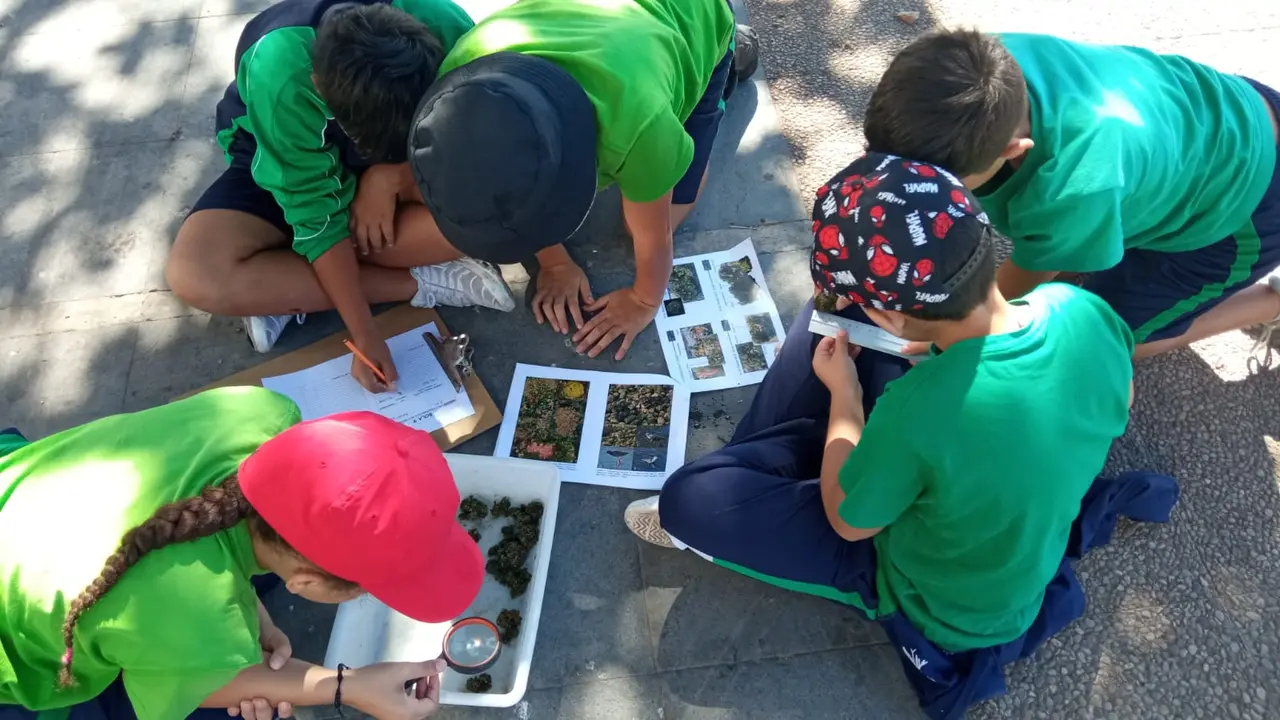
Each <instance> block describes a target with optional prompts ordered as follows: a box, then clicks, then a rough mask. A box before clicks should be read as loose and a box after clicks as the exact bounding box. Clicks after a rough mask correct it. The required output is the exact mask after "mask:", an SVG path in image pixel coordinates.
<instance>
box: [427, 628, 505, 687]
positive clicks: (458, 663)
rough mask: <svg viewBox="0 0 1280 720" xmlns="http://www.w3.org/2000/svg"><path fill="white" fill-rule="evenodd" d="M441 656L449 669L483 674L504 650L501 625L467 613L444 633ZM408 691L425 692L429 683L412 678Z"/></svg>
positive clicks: (463, 673) (460, 672)
mask: <svg viewBox="0 0 1280 720" xmlns="http://www.w3.org/2000/svg"><path fill="white" fill-rule="evenodd" d="M443 646H444V647H443V648H442V652H441V654H440V657H441V659H443V660H444V662H445V664H446V665H448V666H449V669H451V670H453V671H454V672H456V673H458V674H460V675H479V674H480V673H482V672H484V671H485V670H488V669H489V668H491V667H493V664H494V663H496V662H498V656H499V655H501V654H502V640H501V639H500V634H499V632H498V626H497V625H494V624H493V623H491V622H489V621H488V620H486V619H484V618H482V617H466V618H462V619H461V620H457V621H455V622H454V623H453V625H450V626H449V630H448V631H447V632H445V634H444V643H443ZM404 689H405V692H407V693H410V694H416V695H417V696H418V697H419V698H422V697H424V696H425V692H426V684H425V683H424V682H423V681H421V680H409V681H408V682H406V683H405V684H404Z"/></svg>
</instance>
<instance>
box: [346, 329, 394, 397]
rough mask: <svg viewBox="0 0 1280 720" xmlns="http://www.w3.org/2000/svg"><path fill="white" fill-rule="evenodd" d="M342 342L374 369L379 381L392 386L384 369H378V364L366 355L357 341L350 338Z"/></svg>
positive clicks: (361, 360) (358, 358)
mask: <svg viewBox="0 0 1280 720" xmlns="http://www.w3.org/2000/svg"><path fill="white" fill-rule="evenodd" d="M342 344H343V345H346V346H347V349H348V350H350V351H351V354H352V355H355V356H356V359H357V360H359V361H360V362H362V363H364V364H365V365H366V366H368V368H369V369H370V370H372V371H373V374H374V375H375V376H376V377H377V378H378V382H380V383H382V384H383V385H386V386H388V387H390V386H391V383H389V382H387V376H386V375H383V374H382V371H381V370H379V369H378V366H377V365H374V364H373V362H372V361H370V360H369V358H367V357H365V356H364V353H362V352H360V349H359V348H357V347H356V346H355V343H353V342H351V341H350V340H343V341H342Z"/></svg>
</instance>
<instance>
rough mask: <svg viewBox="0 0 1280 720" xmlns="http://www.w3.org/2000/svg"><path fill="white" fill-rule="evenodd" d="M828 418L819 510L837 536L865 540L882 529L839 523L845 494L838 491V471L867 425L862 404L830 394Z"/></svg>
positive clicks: (852, 539) (856, 400) (840, 395)
mask: <svg viewBox="0 0 1280 720" xmlns="http://www.w3.org/2000/svg"><path fill="white" fill-rule="evenodd" d="M830 417H831V419H830V421H829V423H828V425H827V444H826V447H825V449H824V450H823V452H822V476H821V479H820V480H819V483H820V486H821V488H822V507H823V509H824V510H826V513H827V522H829V523H831V527H832V528H834V529H835V531H836V534H838V535H839V536H840V537H842V538H844V539H845V540H848V541H849V542H857V541H859V540H866V539H867V538H869V537H872V536H873V535H875V534H876V533H878V532H880V530H882V529H883V528H871V529H862V528H855V527H853V526H852V525H850V524H848V523H846V522H845V521H844V520H842V519H840V504H841V503H843V502H844V499H845V492H844V490H843V489H841V488H840V469H841V468H842V467H844V464H845V462H847V461H848V460H849V453H851V452H853V449H854V448H855V447H856V446H857V445H858V442H859V441H860V440H861V439H862V430H863V428H864V427H866V424H867V422H866V419H865V417H864V416H863V413H862V403H861V401H860V400H859V399H858V398H857V397H856V396H855V395H853V394H852V393H848V394H846V393H834V392H833V393H832V394H831V414H830Z"/></svg>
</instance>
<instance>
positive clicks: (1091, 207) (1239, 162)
mask: <svg viewBox="0 0 1280 720" xmlns="http://www.w3.org/2000/svg"><path fill="white" fill-rule="evenodd" d="M1002 39H1003V40H1004V44H1005V46H1006V47H1008V49H1009V52H1010V53H1012V54H1013V57H1014V58H1015V59H1016V60H1017V61H1018V64H1019V65H1020V66H1021V67H1022V72H1023V75H1025V76H1026V80H1027V93H1028V95H1029V97H1030V101H1031V139H1032V140H1033V141H1034V142H1035V147H1034V148H1032V149H1031V151H1030V152H1029V153H1028V154H1027V155H1026V157H1025V158H1024V160H1023V163H1022V166H1021V167H1020V168H1018V170H1017V171H1016V172H1014V173H1013V174H1012V175H1011V176H1009V178H1008V179H1007V180H1006V181H1005V182H1004V184H1003V185H1001V186H1000V187H999V188H998V189H996V190H994V191H991V192H988V191H987V190H988V188H980V189H979V192H978V196H979V198H980V199H981V201H982V207H983V209H984V210H986V211H987V214H988V215H989V216H990V217H991V220H992V222H993V223H994V224H995V225H996V227H998V228H1000V230H1002V231H1003V232H1005V233H1006V234H1008V235H1009V236H1010V237H1011V238H1012V239H1013V261H1014V262H1015V263H1017V264H1018V265H1019V266H1020V267H1022V268H1025V269H1027V270H1040V271H1062V272H1096V271H1099V270H1105V269H1107V268H1109V267H1112V266H1114V265H1116V264H1117V263H1119V262H1120V258H1121V256H1123V255H1124V252H1125V250H1127V249H1129V248H1144V249H1147V250H1154V251H1159V252H1181V251H1186V250H1195V249H1198V248H1202V247H1205V246H1207V245H1210V244H1212V243H1214V242H1216V241H1218V240H1221V239H1223V238H1225V237H1226V236H1228V235H1230V234H1231V233H1233V232H1235V231H1236V230H1239V229H1240V228H1242V227H1244V225H1245V223H1246V222H1248V220H1249V216H1250V215H1251V214H1252V213H1253V211H1254V210H1255V209H1256V208H1257V206H1258V203H1259V202H1261V200H1262V196H1263V194H1264V193H1265V192H1266V189H1267V185H1268V184H1269V183H1270V181H1271V176H1272V173H1273V171H1274V170H1275V164H1276V147H1275V136H1274V134H1273V130H1272V127H1271V121H1270V119H1269V116H1268V114H1267V108H1266V104H1265V101H1264V100H1263V99H1262V96H1261V95H1259V94H1258V92H1257V91H1256V90H1254V89H1253V87H1252V86H1250V85H1249V84H1248V83H1247V82H1246V81H1245V80H1243V79H1242V78H1239V77H1235V76H1233V75H1226V74H1223V73H1220V72H1218V71H1216V70H1214V69H1212V68H1209V67H1205V66H1204V65H1200V64H1198V63H1195V62H1192V61H1191V60H1188V59H1186V58H1184V57H1178V56H1176V55H1157V54H1155V53H1153V52H1150V51H1148V50H1143V49H1140V48H1133V47H1121V46H1100V45H1086V44H1083V43H1076V42H1070V41H1067V40H1062V39H1059V38H1055V37H1050V36H1046V35H1016V34H1013V35H1003V36H1002Z"/></svg>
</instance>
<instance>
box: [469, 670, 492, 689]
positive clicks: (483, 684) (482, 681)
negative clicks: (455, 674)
mask: <svg viewBox="0 0 1280 720" xmlns="http://www.w3.org/2000/svg"><path fill="white" fill-rule="evenodd" d="M492 689H493V678H492V677H490V676H489V673H480V674H479V675H474V676H472V677H469V678H467V684H466V690H467V692H469V693H487V692H489V691H490V690H492Z"/></svg>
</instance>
